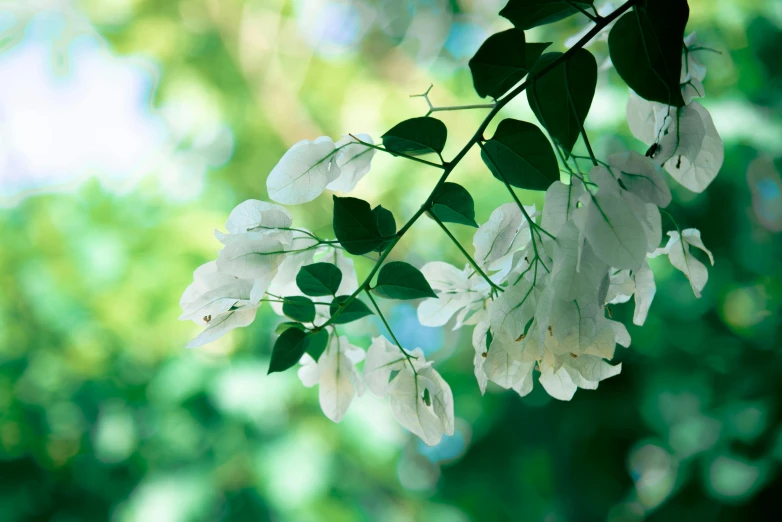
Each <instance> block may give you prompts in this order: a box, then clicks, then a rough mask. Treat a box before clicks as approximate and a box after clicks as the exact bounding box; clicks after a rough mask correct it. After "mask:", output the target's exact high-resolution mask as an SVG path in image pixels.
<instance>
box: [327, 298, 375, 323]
mask: <svg viewBox="0 0 782 522" xmlns="http://www.w3.org/2000/svg"><path fill="white" fill-rule="evenodd" d="M349 298H350V296H349V295H339V296H337V297H335V298H334V300H333V301H332V302H331V306H329V313H330V314H331V317H334V314H335V313H337V310H339V309H343V310H342V312H341V313H340V314H339V315H338V316H336V317H335V318H334V320H333V321H332V322H333V323H334V324H345V323H351V322H353V321H356V320H357V319H361V318H362V317H366V316H368V315H372V310H370V309H369V308H367V305H365V304H364V303H363V302H361V301H360V300H359V299H358V298H356V299H353V300H352V301H351V302H350V304H348V305H347V306H345V305H344V303H345V301H347V300H348V299H349Z"/></svg>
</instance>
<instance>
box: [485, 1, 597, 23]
mask: <svg viewBox="0 0 782 522" xmlns="http://www.w3.org/2000/svg"><path fill="white" fill-rule="evenodd" d="M572 4H577V5H578V6H579V7H581V8H582V9H586V8H588V7H590V6H591V5H592V0H575V1H573V2H568V1H567V0H510V1H509V2H508V4H507V5H506V6H505V7H504V8H503V9H502V11H500V16H504V17H505V18H507V19H508V20H510V21H511V22H512V23H513V25H515V26H516V27H517V28H518V29H532V28H533V27H537V26H539V25H545V24H550V23H554V22H558V21H559V20H562V19H564V18H567V17H568V16H570V15H574V14H576V13H578V10H577V9H576V8H575V7H573V5H572Z"/></svg>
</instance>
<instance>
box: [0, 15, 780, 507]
mask: <svg viewBox="0 0 782 522" xmlns="http://www.w3.org/2000/svg"><path fill="white" fill-rule="evenodd" d="M617 3H618V2H617ZM503 4H504V0H485V1H479V0H450V1H449V0H244V1H242V0H111V1H107V0H84V1H77V0H73V1H70V0H18V1H14V0H11V1H8V0H5V1H3V2H1V3H0V520H2V521H3V522H17V521H53V522H77V521H93V520H95V521H101V520H112V521H116V522H190V521H194V522H196V521H218V520H219V521H263V520H278V521H320V520H334V521H343V520H344V521H360V520H361V521H363V520H367V521H409V520H421V521H435V522H437V521H443V522H445V521H448V522H450V521H454V522H462V521H464V522H466V521H494V520H524V521H527V520H529V521H538V520H541V521H546V522H560V521H582V520H583V521H591V520H596V521H597V520H607V521H611V522H620V521H621V522H624V521H627V522H630V521H640V520H663V521H678V520H687V521H699V522H700V521H717V520H719V521H733V520H735V521H747V520H780V519H782V518H780V517H782V508H780V506H779V496H780V494H782V475H781V474H780V461H781V460H782V410H780V408H781V407H782V404H780V402H781V400H782V353H780V350H782V346H781V343H780V320H779V311H780V305H781V304H782V242H781V241H780V234H779V231H780V230H782V182H781V181H780V174H779V173H780V171H781V170H782V161H780V156H782V60H780V57H779V53H780V49H782V3H780V2H778V1H775V0H691V1H690V5H691V16H690V24H689V26H688V31H693V30H694V31H697V33H698V37H699V40H700V41H701V43H702V45H705V46H707V47H710V48H713V49H714V50H716V51H718V52H708V51H705V52H703V53H702V56H701V58H702V60H703V61H704V62H705V63H706V64H707V66H708V75H707V78H706V81H705V87H706V91H707V96H706V98H705V99H704V100H703V101H702V102H703V104H704V105H705V106H706V107H707V108H708V109H709V110H710V111H711V113H712V115H713V117H714V120H715V123H716V125H717V128H718V129H719V131H720V132H721V134H722V136H723V138H724V140H725V147H726V155H725V157H726V159H725V164H724V167H723V169H722V172H721V174H720V176H719V177H718V178H717V180H716V181H715V182H714V183H713V185H712V186H711V187H710V188H709V189H708V190H707V191H706V192H705V193H703V194H700V195H693V194H691V193H689V192H687V191H686V190H684V189H681V188H679V187H675V190H674V203H673V204H672V206H671V208H670V210H671V212H672V213H673V215H674V216H675V217H676V219H677V220H678V221H679V223H681V224H682V225H683V226H688V227H689V226H694V227H698V228H700V229H701V230H702V232H703V237H704V241H705V243H706V245H707V246H708V247H710V248H711V249H712V250H713V252H714V254H715V257H716V265H715V267H714V268H713V269H712V270H711V271H710V280H709V284H708V286H707V287H706V291H705V292H704V295H703V298H702V299H699V300H698V299H695V298H694V297H693V296H692V292H691V290H690V287H689V284H688V283H687V281H686V280H685V279H684V277H683V276H682V274H680V273H678V272H675V271H673V270H672V269H671V268H670V266H669V265H668V264H667V261H665V260H660V259H658V260H655V261H658V262H655V263H654V265H653V268H654V270H655V273H656V275H657V280H658V293H657V298H656V299H655V302H654V305H653V307H652V311H651V315H650V317H649V320H648V321H647V324H646V326H645V327H643V328H637V327H633V326H630V332H631V334H632V336H633V345H632V346H631V348H629V349H622V350H621V351H619V352H617V354H618V355H617V360H619V361H621V362H622V363H623V371H622V374H621V375H620V376H618V377H615V378H612V379H610V380H608V381H605V382H604V383H603V384H601V386H600V389H599V390H597V391H592V392H590V391H579V392H578V393H577V394H576V396H575V398H574V399H573V400H572V401H571V402H567V403H562V402H558V401H555V400H552V399H550V398H548V397H547V396H546V394H545V393H543V392H542V390H541V389H540V387H539V386H538V385H536V390H535V391H534V392H533V393H532V394H531V395H529V396H528V397H525V398H523V399H521V398H519V397H518V396H517V395H515V394H513V393H512V392H502V390H499V389H498V388H496V387H495V388H491V387H490V388H489V392H488V393H487V394H486V396H485V397H481V395H480V392H479V391H478V388H477V386H476V383H475V380H474V377H473V375H472V357H473V349H472V347H471V346H470V329H469V328H467V329H464V330H463V331H461V332H452V331H450V330H448V329H429V328H423V327H420V326H419V325H418V324H417V321H416V319H415V309H414V308H413V307H412V306H410V305H407V304H397V305H395V306H393V307H391V308H387V313H388V314H389V315H390V317H391V323H392V325H393V326H394V327H395V329H396V330H397V331H398V332H400V334H401V335H400V336H401V337H402V339H401V341H402V343H403V344H405V345H407V346H411V347H413V346H421V347H422V348H423V349H424V350H425V351H426V352H427V354H428V357H431V358H433V359H435V360H436V361H437V364H438V368H439V369H440V371H441V373H442V374H443V375H444V377H445V378H446V379H447V380H448V381H449V382H450V383H451V386H452V388H453V391H454V395H455V401H456V415H457V417H458V420H457V431H456V433H455V435H454V436H452V437H447V438H446V439H445V440H444V441H443V442H442V443H441V444H440V445H439V446H436V447H434V448H428V447H426V446H423V445H422V443H420V442H419V441H418V440H417V439H415V438H413V437H411V436H410V435H409V434H407V433H406V432H404V431H403V430H402V429H401V428H399V427H398V425H397V424H396V422H395V421H394V420H393V418H392V416H391V414H390V411H389V409H388V407H387V405H386V404H384V403H383V402H382V401H379V400H376V399H373V398H372V397H371V396H369V395H365V396H364V397H362V398H361V399H360V400H358V401H357V402H356V403H355V404H354V405H353V406H352V407H351V410H350V412H349V413H348V415H347V417H346V418H345V420H344V421H343V422H342V423H341V424H339V425H335V424H332V423H331V422H330V421H328V420H327V419H326V418H325V417H324V416H323V415H322V414H321V412H320V411H319V407H318V404H317V390H316V389H305V388H303V387H302V386H301V385H300V383H299V382H298V380H297V378H296V376H295V373H293V372H288V373H286V374H275V375H272V376H266V375H265V373H266V365H267V363H268V358H269V353H270V347H271V343H272V342H273V338H274V334H273V329H274V325H275V324H276V322H278V321H279V318H277V317H276V316H275V315H274V314H273V313H272V312H271V310H269V309H268V308H265V309H264V310H263V311H262V312H261V313H260V314H259V317H258V319H257V320H256V322H255V323H254V324H253V325H252V326H251V327H249V328H247V329H244V330H242V331H237V332H235V333H233V334H231V335H229V336H227V337H226V338H224V339H222V340H221V341H219V342H217V343H214V344H213V345H210V346H207V347H205V348H203V349H199V350H196V351H186V350H185V349H184V348H183V347H184V345H185V343H186V342H187V340H188V339H190V338H191V337H192V336H194V335H195V334H196V331H197V327H196V326H195V325H193V324H191V323H182V322H178V321H177V317H178V315H179V308H178V299H179V296H180V294H181V292H182V290H183V289H184V288H185V286H186V285H187V284H188V283H189V282H190V280H191V277H192V275H191V274H192V271H193V270H194V269H195V268H196V267H197V266H198V265H200V264H201V263H203V262H205V261H207V260H210V259H213V258H214V257H215V255H216V252H217V250H218V246H219V245H218V243H217V241H216V240H215V239H214V238H213V237H212V231H213V229H215V228H221V227H222V226H223V224H224V221H225V218H226V217H227V215H228V213H229V211H230V210H231V208H233V206H234V205H236V204H238V203H239V202H241V201H243V200H245V199H249V198H257V199H265V198H266V194H265V177H266V174H267V173H268V172H269V170H270V169H271V168H272V167H273V165H274V164H275V163H276V161H277V160H278V159H279V157H280V156H281V155H282V153H283V152H284V151H285V150H286V149H287V147H289V146H290V145H291V144H293V143H295V142H296V141H298V140H300V139H304V138H309V139H312V138H314V137H316V136H319V135H323V134H326V135H330V136H333V137H335V138H337V137H339V136H341V135H342V134H344V133H347V132H353V133H357V132H367V133H370V134H371V135H373V136H374V137H376V138H377V137H378V136H380V135H381V134H382V133H383V132H384V131H385V130H387V129H388V128H389V127H390V126H391V125H393V124H394V123H396V122H398V121H400V120H402V119H405V118H408V117H413V116H420V115H423V114H425V113H426V109H427V107H426V104H425V102H424V100H422V99H420V98H410V97H409V95H410V94H416V93H420V92H423V91H424V90H426V88H427V87H428V86H429V84H430V83H432V84H434V88H433V90H432V92H431V98H432V101H433V103H435V104H436V105H455V104H461V103H478V102H480V100H478V99H477V96H476V95H475V94H474V92H473V90H472V84H471V79H470V75H469V71H468V70H467V68H466V63H467V60H468V59H469V58H470V57H471V56H472V54H473V53H474V52H475V50H476V49H477V47H478V46H479V45H480V43H481V42H482V41H483V40H484V39H485V38H486V37H487V36H488V35H489V34H491V33H493V32H495V31H498V30H501V29H504V28H506V27H508V26H509V24H508V23H507V22H506V21H504V20H502V19H500V18H499V17H498V16H497V14H496V13H497V12H498V11H499V9H500V8H501V7H502V5H503ZM598 4H600V2H598ZM609 8H610V7H608V8H607V9H609ZM584 26H585V25H584V21H583V19H581V18H579V17H575V16H574V17H572V18H570V19H568V20H566V21H563V22H561V23H558V24H556V25H554V26H550V27H545V28H538V29H535V30H533V31H529V32H528V38H527V39H528V40H529V41H553V42H558V43H556V44H555V48H558V49H561V48H563V44H562V42H564V41H565V40H567V39H568V38H570V37H572V36H573V35H576V34H577V33H579V32H580V31H582V30H583V28H584ZM590 50H592V52H594V53H595V54H596V55H597V56H598V60H599V62H602V61H604V59H605V57H606V56H607V48H606V45H605V42H597V43H595V44H594V45H593V46H591V47H590ZM626 98H627V88H626V87H625V86H623V85H622V83H621V81H620V80H619V78H618V77H617V75H616V74H615V72H613V71H612V70H610V67H608V68H606V69H605V70H604V72H602V73H601V78H600V86H599V90H598V94H597V96H596V98H595V102H594V104H593V107H592V111H591V113H590V118H589V120H588V122H587V129H588V130H589V131H591V133H592V134H593V135H594V136H595V138H594V139H593V143H594V144H595V147H596V149H597V151H598V153H599V155H602V156H604V155H606V154H608V153H610V152H613V151H617V150H622V149H626V148H634V149H636V150H642V148H643V146H642V145H641V144H640V143H639V142H637V141H635V140H634V139H633V138H632V136H630V134H629V131H628V129H627V125H626V123H625V121H624V107H625V100H626ZM484 114H485V113H484V112H483V111H480V110H478V111H464V112H458V113H456V112H452V113H441V114H440V115H439V116H440V117H442V119H443V120H444V121H445V122H446V123H447V124H448V126H449V144H448V148H447V149H446V157H447V156H448V154H449V153H450V154H453V151H455V150H458V148H459V147H461V146H462V144H463V143H464V142H465V141H466V140H467V139H468V136H470V135H471V134H472V132H473V131H474V128H475V127H476V126H477V124H478V123H479V121H480V120H481V119H482V117H483V115H484ZM505 114H507V115H508V116H513V117H517V118H522V119H527V120H533V117H532V116H531V113H530V111H529V109H528V107H527V106H526V101H525V100H524V99H523V97H522V99H520V100H518V101H516V102H514V103H513V104H511V106H510V107H509V108H508V109H507V110H506V111H505ZM533 121H534V120H533ZM437 176H438V173H437V172H436V171H434V172H433V171H431V170H430V169H428V168H427V167H426V166H422V165H418V164H411V163H408V162H405V161H404V160H401V159H400V160H395V159H393V158H390V157H385V156H380V155H378V156H376V159H375V163H374V167H373V170H372V172H371V173H370V174H369V175H368V176H367V177H366V178H364V180H363V181H362V182H361V183H360V184H359V186H358V189H357V194H358V196H359V197H362V198H364V199H367V200H369V201H371V202H373V204H377V203H381V202H382V204H383V205H384V206H386V207H390V208H391V209H392V210H393V211H394V213H395V215H396V216H397V220H398V221H400V220H405V219H407V217H408V216H409V215H410V214H411V213H412V212H414V210H415V209H416V208H417V207H418V205H419V204H420V202H421V201H422V200H423V198H424V197H425V196H426V195H427V194H428V192H429V190H430V189H431V188H432V186H433V184H434V182H435V181H436V177H437ZM487 176H488V177H487ZM454 180H455V181H457V182H459V183H461V184H463V185H465V186H466V187H468V188H469V189H470V190H471V192H472V193H473V195H474V196H475V199H476V203H477V214H478V221H479V222H482V221H485V220H486V219H487V218H488V216H489V214H490V212H491V210H492V209H493V208H495V207H496V206H497V205H498V204H499V203H501V202H505V201H506V200H507V199H508V198H507V195H506V194H505V192H504V190H502V187H500V186H499V185H498V184H497V183H495V182H494V180H493V178H492V177H491V176H489V175H488V172H487V171H486V169H485V167H483V166H482V164H481V162H480V159H479V157H478V154H476V153H475V151H473V153H471V154H470V156H469V157H468V158H467V159H466V160H465V161H464V162H463V164H462V165H461V166H460V167H459V169H458V170H457V172H455V174H454ZM523 199H524V201H525V202H527V203H531V202H537V203H538V204H540V203H541V202H542V199H541V197H540V194H534V193H524V194H523ZM293 211H294V214H295V219H296V222H297V224H298V225H299V226H306V227H309V228H310V229H312V230H314V231H316V232H319V233H323V234H329V233H330V221H331V217H330V216H331V203H330V198H328V197H326V196H324V197H321V198H319V199H318V200H316V201H315V202H312V203H310V204H307V205H304V206H301V207H296V208H295V209H293ZM424 221H425V220H422V221H421V222H420V223H418V224H416V226H415V227H414V229H413V231H412V232H411V234H409V236H406V238H405V239H404V240H403V241H402V243H400V247H399V249H398V251H395V252H394V254H393V255H392V257H394V258H397V259H399V258H404V259H407V260H409V261H411V262H412V263H414V264H419V265H420V264H422V263H424V262H425V261H427V260H431V259H446V260H449V261H451V262H453V263H454V264H458V265H461V264H463V262H464V260H463V259H461V258H460V257H459V252H458V251H456V249H455V248H454V247H453V245H452V244H450V243H449V242H448V240H447V239H446V238H445V237H443V236H442V234H441V233H440V232H439V231H438V229H437V228H436V226H433V225H432V224H431V223H426V222H424ZM453 228H454V230H455V233H457V234H458V237H459V238H460V239H462V240H463V242H464V243H465V244H467V245H469V244H470V243H471V235H470V234H471V231H469V230H457V229H458V228H460V227H458V226H454V227H453ZM461 228H464V227H461ZM356 263H357V268H358V270H359V275H362V274H366V273H367V271H368V269H369V268H370V266H369V262H368V261H356ZM614 314H615V316H618V317H620V318H622V319H624V320H625V322H626V323H629V322H630V321H629V315H630V314H628V310H626V309H624V308H623V307H622V306H618V307H616V308H615V310H614ZM379 328H382V327H381V325H380V324H379V323H378V322H373V321H364V322H362V323H361V324H360V325H358V326H354V327H351V328H349V329H348V333H349V334H350V335H351V336H353V338H354V339H355V341H356V344H359V345H361V346H367V345H368V344H369V341H370V338H371V337H372V336H373V335H377V333H378V332H379V331H380V330H379Z"/></svg>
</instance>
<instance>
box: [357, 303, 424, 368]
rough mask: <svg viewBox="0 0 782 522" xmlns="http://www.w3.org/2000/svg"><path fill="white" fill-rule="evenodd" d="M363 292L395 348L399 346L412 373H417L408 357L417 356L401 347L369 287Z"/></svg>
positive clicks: (413, 357)
mask: <svg viewBox="0 0 782 522" xmlns="http://www.w3.org/2000/svg"><path fill="white" fill-rule="evenodd" d="M364 293H365V294H367V297H368V298H369V300H370V301H371V302H372V305H373V306H374V307H375V311H376V312H377V315H378V316H380V320H381V321H383V324H384V325H385V326H386V330H388V333H390V334H391V339H393V340H394V342H395V343H396V346H397V348H399V351H401V352H402V355H404V356H405V359H407V362H408V364H410V368H411V369H412V370H413V373H414V374H416V375H418V372H416V371H415V366H414V365H413V363H412V361H411V360H410V359H417V357H416V356H415V355H410V354H409V353H407V350H405V349H404V348H403V347H402V343H400V342H399V339H397V338H396V335H394V331H393V330H392V329H391V325H389V324H388V321H386V317H385V316H384V315H383V312H381V311H380V307H379V306H378V305H377V303H376V302H375V298H374V297H372V293H371V292H370V291H369V288H365V289H364Z"/></svg>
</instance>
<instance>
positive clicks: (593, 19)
mask: <svg viewBox="0 0 782 522" xmlns="http://www.w3.org/2000/svg"><path fill="white" fill-rule="evenodd" d="M565 2H567V4H568V5H569V6H570V7H572V8H573V9H575V10H577V11H579V12H580V13H581V14H582V15H584V16H586V17H587V18H589V19H590V20H592V21H593V22H595V23H597V20H598V19H597V18H596V17H595V16H594V15H593V14H592V13H590V12H589V11H587V10H586V9H584V8H583V7H581V6H580V5H578V4H577V3H575V2H573V1H571V0H565Z"/></svg>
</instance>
